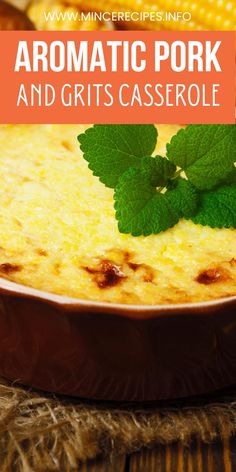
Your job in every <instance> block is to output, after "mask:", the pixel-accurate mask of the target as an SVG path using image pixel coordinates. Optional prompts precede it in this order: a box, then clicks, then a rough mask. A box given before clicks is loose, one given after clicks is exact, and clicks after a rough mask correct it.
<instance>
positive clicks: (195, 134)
mask: <svg viewBox="0 0 236 472" xmlns="http://www.w3.org/2000/svg"><path fill="white" fill-rule="evenodd" d="M167 157H168V158H169V159H170V161H171V162H173V163H174V164H175V165H176V166H178V167H180V168H181V169H183V170H184V171H185V173H186V176H187V177H188V179H189V180H190V182H192V184H193V185H195V187H197V188H198V189H199V190H211V189H212V188H214V187H216V186H217V185H219V184H221V183H222V181H224V180H225V179H226V178H227V176H228V175H229V174H230V173H231V172H232V169H233V163H234V161H235V159H236V126H235V125H189V126H187V127H186V128H184V129H181V130H180V131H179V132H178V133H177V134H176V135H175V136H174V137H173V138H172V139H171V141H170V143H169V144H168V145H167Z"/></svg>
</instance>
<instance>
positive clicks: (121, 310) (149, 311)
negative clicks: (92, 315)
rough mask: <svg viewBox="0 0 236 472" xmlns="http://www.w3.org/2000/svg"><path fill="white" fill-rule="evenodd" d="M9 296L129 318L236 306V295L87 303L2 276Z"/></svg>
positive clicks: (1, 290) (0, 289)
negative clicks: (193, 299)
mask: <svg viewBox="0 0 236 472" xmlns="http://www.w3.org/2000/svg"><path fill="white" fill-rule="evenodd" d="M1 295H8V296H15V297H23V298H28V299H31V300H36V301H42V302H45V303H49V304H51V305H53V306H55V307H56V308H58V309H62V310H66V311H70V312H97V313H104V314H109V313H111V314H116V315H120V316H125V317H129V318H133V317H134V318H143V317H145V318H157V317H159V316H162V315H164V314H170V315H180V314H185V313H189V311H190V312H191V313H196V314H199V313H202V312H204V313H212V312H214V311H215V309H216V310H217V309H218V308H222V307H225V306H228V305H233V306H234V305H235V306H236V295H233V296H230V297H223V298H218V299H214V300H208V301H201V302H193V303H191V302H188V303H179V304H163V305H161V304H155V305H142V304H137V305H135V304H122V303H112V302H111V303H110V302H100V301H93V300H87V299H82V298H74V297H67V296H65V295H57V294H54V293H50V292H47V291H45V290H40V289H36V288H32V287H29V286H27V285H23V284H19V283H17V282H12V281H10V280H7V279H4V278H2V277H0V296H1Z"/></svg>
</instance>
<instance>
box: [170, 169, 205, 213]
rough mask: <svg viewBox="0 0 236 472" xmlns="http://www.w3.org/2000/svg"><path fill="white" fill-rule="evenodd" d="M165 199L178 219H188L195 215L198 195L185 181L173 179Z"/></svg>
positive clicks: (179, 178) (189, 183)
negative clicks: (177, 215)
mask: <svg viewBox="0 0 236 472" xmlns="http://www.w3.org/2000/svg"><path fill="white" fill-rule="evenodd" d="M166 198H167V199H168V200H169V202H170V204H171V206H172V208H174V209H175V211H176V213H178V214H179V217H180V218H183V217H184V218H190V217H191V216H193V215H195V214H196V213H197V210H198V204H199V193H198V191H197V190H196V188H195V187H194V186H193V185H192V184H191V182H189V181H188V180H186V179H182V178H181V177H178V178H176V179H174V180H173V181H172V182H171V183H170V185H169V186H168V190H167V192H166Z"/></svg>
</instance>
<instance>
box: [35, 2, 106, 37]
mask: <svg viewBox="0 0 236 472" xmlns="http://www.w3.org/2000/svg"><path fill="white" fill-rule="evenodd" d="M49 12H50V14H52V15H53V18H52V17H51V18H50V19H49V21H46V16H47V15H48V14H49ZM27 14H28V17H29V18H30V19H31V21H32V22H33V23H34V25H35V27H36V29H38V30H47V31H54V30H59V31H77V30H82V31H94V30H108V29H113V26H112V23H111V22H106V23H103V22H101V21H98V20H94V21H88V20H87V21H85V20H84V21H79V16H80V9H79V8H78V6H75V5H69V4H68V5H66V6H65V3H63V2H60V1H56V2H52V1H50V0H40V1H36V2H32V3H31V4H30V6H29V8H28V10H27Z"/></svg>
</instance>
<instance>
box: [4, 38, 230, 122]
mask: <svg viewBox="0 0 236 472" xmlns="http://www.w3.org/2000/svg"><path fill="white" fill-rule="evenodd" d="M0 60H1V67H0V122H1V123H158V122H159V123H234V120H235V105H234V104H235V95H234V94H235V89H234V81H235V37H234V33H233V32H209V31H205V32H196V31H195V32H163V31H162V32H144V31H142V32H140V31H129V32H128V31H112V32H102V31H96V32H82V31H77V32H32V31H28V32H26V31H24V32H22V31H21V32H20V31H19V32H17V31H14V32H7V31H1V32H0Z"/></svg>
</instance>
